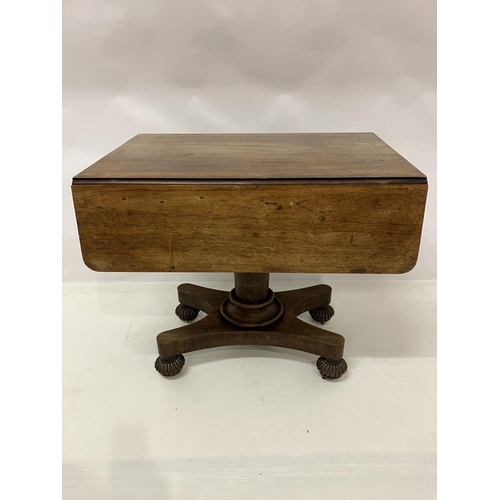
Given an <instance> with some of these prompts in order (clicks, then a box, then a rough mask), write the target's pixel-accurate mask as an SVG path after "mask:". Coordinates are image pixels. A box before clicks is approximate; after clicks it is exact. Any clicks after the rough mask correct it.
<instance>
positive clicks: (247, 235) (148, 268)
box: [72, 183, 427, 273]
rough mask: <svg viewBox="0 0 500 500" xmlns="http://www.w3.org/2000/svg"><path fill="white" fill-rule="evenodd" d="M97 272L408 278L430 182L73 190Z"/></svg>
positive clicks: (86, 253)
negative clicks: (390, 275) (396, 275)
mask: <svg viewBox="0 0 500 500" xmlns="http://www.w3.org/2000/svg"><path fill="white" fill-rule="evenodd" d="M72 188H73V199H74V204H75V210H76V215H77V221H78V231H79V234H80V244H81V248H82V254H83V259H84V261H85V263H86V264H87V266H88V267H90V268H91V269H93V270H94V271H121V272H134V271H140V272H152V271H154V272H169V271H175V272H242V273H262V272H264V273H269V272H277V273H293V272H296V273H405V272H408V271H410V270H411V269H412V268H413V267H414V265H415V263H416V261H417V256H418V250H419V245H420V235H421V228H422V223H423V217H424V207H425V200H426V195H427V185H426V184H394V185H392V184H380V185H372V184H370V185H363V184H361V185H358V184H334V185H321V184H318V185H307V184H304V185H302V184H289V185H277V184H273V185H270V184H266V183H261V184H258V185H240V184H231V185H199V186H193V185H156V184H154V185H121V184H120V185H109V184H97V185H73V187H72Z"/></svg>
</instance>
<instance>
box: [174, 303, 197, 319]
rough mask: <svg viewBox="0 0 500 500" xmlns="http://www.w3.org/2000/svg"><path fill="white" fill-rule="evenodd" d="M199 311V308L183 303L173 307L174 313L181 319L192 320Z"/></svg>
mask: <svg viewBox="0 0 500 500" xmlns="http://www.w3.org/2000/svg"><path fill="white" fill-rule="evenodd" d="M199 312H200V310H199V309H195V308H194V307H190V306H185V305H184V304H179V305H178V306H177V307H176V308H175V314H177V316H178V317H179V318H180V319H182V321H188V322H189V321H193V320H194V319H195V318H196V316H198V313H199Z"/></svg>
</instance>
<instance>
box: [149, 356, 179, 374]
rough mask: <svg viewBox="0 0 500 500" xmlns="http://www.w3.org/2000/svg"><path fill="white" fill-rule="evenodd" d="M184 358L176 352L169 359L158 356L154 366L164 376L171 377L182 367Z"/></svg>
mask: <svg viewBox="0 0 500 500" xmlns="http://www.w3.org/2000/svg"><path fill="white" fill-rule="evenodd" d="M185 362H186V360H185V359H184V356H183V355H182V354H177V356H174V357H173V358H170V359H164V358H162V357H161V356H158V358H156V361H155V368H156V371H157V372H158V373H161V374H162V375H163V376H165V377H172V376H174V375H177V374H178V373H179V372H180V371H181V370H182V368H183V366H184V363H185Z"/></svg>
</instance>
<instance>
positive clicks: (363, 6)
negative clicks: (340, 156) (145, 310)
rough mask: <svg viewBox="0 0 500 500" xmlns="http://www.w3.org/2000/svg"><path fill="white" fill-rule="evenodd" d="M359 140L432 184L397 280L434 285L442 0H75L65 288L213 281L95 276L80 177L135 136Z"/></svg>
mask: <svg viewBox="0 0 500 500" xmlns="http://www.w3.org/2000/svg"><path fill="white" fill-rule="evenodd" d="M356 131H360V132H367V131H371V132H375V133H376V134H377V135H379V136H380V137H381V138H382V139H383V140H384V141H386V142H387V143H388V144H389V145H390V146H392V147H393V148H394V149H396V150H397V151H398V152H399V153H400V154H402V155H403V156H404V157H405V158H406V159H408V160H409V161H410V162H411V163H413V164H414V165H415V166H416V167H417V168H419V169H420V170H421V171H423V172H424V173H425V174H426V175H427V176H428V179H429V185H430V188H429V197H428V201H427V209H426V217H425V221H424V232H423V237H422V244H421V251H420V257H419V261H418V263H417V266H416V267H415V269H414V270H413V271H411V272H410V273H408V274H406V275H396V276H390V277H391V278H403V279H435V278H436V2H435V0H377V1H373V0H356V1H352V0H337V1H327V0H323V1H316V0H310V1H307V2H306V1H299V0H239V1H238V0H236V1H232V2H231V1H229V0H184V1H180V0H179V1H167V0H143V1H141V2H137V1H136V0H116V1H105V0H64V1H63V172H62V174H63V175H62V180H63V186H62V188H63V281H65V282H92V281H95V282H97V281H157V280H159V281H185V280H196V279H197V278H200V279H201V278H205V279H206V277H207V276H206V275H204V276H202V275H194V274H193V275H187V274H183V275H179V274H176V273H172V274H162V275H159V274H147V273H145V274H139V273H137V274H121V273H120V274H118V273H95V272H93V271H91V270H89V269H87V268H86V267H85V265H84V263H83V261H82V258H81V254H80V249H79V243H78V235H77V228H76V221H75V215H74V210H73V205H72V200H71V191H70V185H71V178H72V176H74V175H75V174H77V173H78V172H80V171H81V170H83V169H84V168H86V167H87V166H89V165H90V164H91V163H93V162H95V161H96V160H98V159H99V158H101V157H102V156H104V155H105V154H107V153H108V152H109V151H111V150H113V149H115V148H116V147H118V146H119V145H120V144H122V143H123V142H125V141H126V140H128V139H129V138H131V137H132V136H134V135H136V134H138V133H188V132H189V133H218V132H234V133H236V132H356ZM210 277H211V278H215V276H213V275H212V276H210ZM352 277H353V276H352V275H350V276H349V278H352ZM387 277H388V276H387V275H378V276H369V277H368V276H365V275H363V276H360V277H359V278H362V279H367V278H369V279H387Z"/></svg>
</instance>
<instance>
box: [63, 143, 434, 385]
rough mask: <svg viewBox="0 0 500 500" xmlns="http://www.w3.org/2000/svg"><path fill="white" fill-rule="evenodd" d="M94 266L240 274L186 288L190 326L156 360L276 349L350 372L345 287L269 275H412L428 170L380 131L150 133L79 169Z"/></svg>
mask: <svg viewBox="0 0 500 500" xmlns="http://www.w3.org/2000/svg"><path fill="white" fill-rule="evenodd" d="M72 192H73V201H74V206H75V212H76V219H77V224H78V232H79V236H80V245H81V250H82V255H83V260H84V262H85V264H86V265H87V266H88V267H89V268H90V269H93V270H94V271H103V272H108V271H120V272H172V271H175V272H231V273H234V278H235V284H234V288H233V289H232V290H231V291H230V292H227V291H219V290H212V289H208V288H203V287H200V286H196V285H192V284H182V285H180V286H179V287H178V297H179V305H178V306H177V308H176V311H175V312H176V314H177V316H178V317H179V318H180V319H181V320H184V321H186V322H188V323H190V322H192V321H193V320H194V319H195V318H196V317H197V315H198V313H199V311H203V312H204V313H206V317H204V318H203V319H201V320H199V321H196V322H193V323H191V324H189V325H187V326H184V327H181V328H176V329H174V330H169V331H165V332H163V333H160V334H159V335H158V336H157V343H158V351H159V357H158V359H157V360H156V363H155V367H156V369H157V370H158V372H159V373H161V374H162V375H165V376H171V375H175V374H177V373H179V372H180V371H181V369H182V367H183V365H184V362H185V358H184V354H185V353H187V352H191V351H195V350H199V349H206V348H210V347H217V346H226V345H266V346H280V347H286V348H291V349H298V350H301V351H305V352H309V353H312V354H316V355H318V356H319V359H318V361H317V363H316V366H317V367H318V369H319V371H320V373H321V375H322V376H323V377H324V378H338V377H340V376H342V375H343V374H344V373H345V371H346V370H347V364H346V362H345V360H344V359H343V358H342V356H343V350H344V338H343V337H342V336H341V335H339V334H338V333H334V332H331V331H327V330H325V329H323V328H321V327H320V326H313V325H311V324H308V323H306V322H304V321H301V320H300V319H298V318H297V316H299V315H300V314H302V313H305V312H307V311H308V312H309V313H310V315H311V317H312V319H313V320H315V321H317V322H318V323H321V324H325V323H326V322H327V321H329V320H330V319H331V318H332V316H333V314H334V311H333V308H332V306H331V305H330V301H331V291H332V289H331V287H330V286H328V285H324V284H322V285H317V286H312V287H309V288H304V289H299V290H293V291H288V292H279V293H274V292H273V290H271V289H270V288H269V273H273V272H274V273H405V272H408V271H410V270H411V269H412V268H413V267H414V266H415V264H416V261H417V256H418V251H419V246H420V238H421V231H422V223H423V217H424V209H425V202H426V196H427V179H426V177H425V175H424V174H422V173H421V172H420V171H419V170H417V169H416V168H415V167H413V166H412V165H411V164H410V163H409V162H408V161H406V160H405V159H404V158H403V157H402V156H400V155H399V154H398V153H397V152H396V151H394V150H393V149H392V148H390V147H389V146H388V145H387V144H386V143H385V142H383V141H382V140H381V139H379V138H378V137H377V136H376V135H375V134H372V133H345V134H329V133H323V134H206V135H204V134H163V135H162V134H141V135H137V136H135V137H134V138H132V139H130V140H129V141H128V142H126V143H125V144H123V145H122V146H120V147H119V148H118V149H116V150H114V151H113V152H111V153H109V154H108V155H107V156H105V157H104V158H102V159H100V160H99V161H97V162H96V163H94V164H93V165H91V166H90V167H88V168H87V169H86V170H84V171H83V172H81V173H80V174H78V175H76V176H75V177H74V178H73V184H72Z"/></svg>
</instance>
